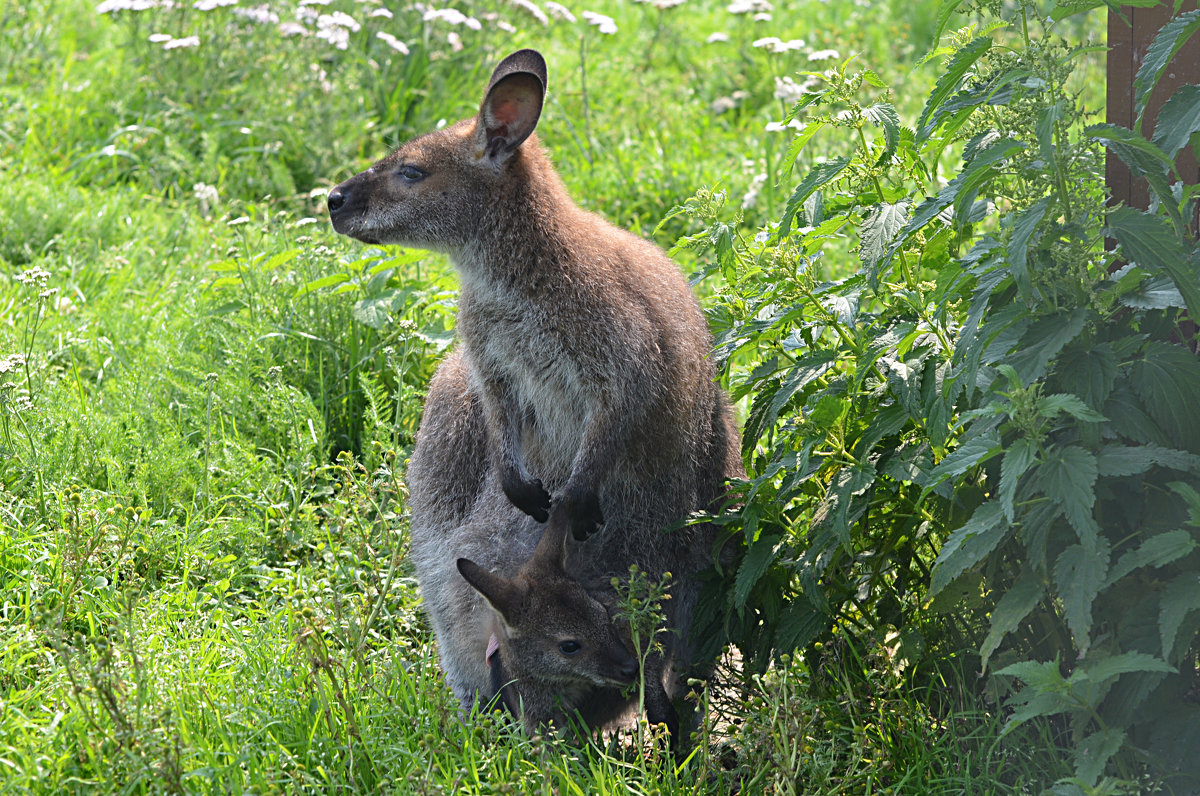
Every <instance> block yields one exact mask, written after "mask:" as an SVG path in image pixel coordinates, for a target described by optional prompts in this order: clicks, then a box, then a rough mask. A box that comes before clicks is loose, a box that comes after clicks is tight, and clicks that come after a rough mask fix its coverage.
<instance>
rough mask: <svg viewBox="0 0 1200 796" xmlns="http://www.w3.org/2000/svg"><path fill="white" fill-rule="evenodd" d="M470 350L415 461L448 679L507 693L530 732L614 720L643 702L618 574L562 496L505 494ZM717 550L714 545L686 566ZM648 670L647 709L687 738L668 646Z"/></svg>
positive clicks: (448, 377) (429, 601)
mask: <svg viewBox="0 0 1200 796" xmlns="http://www.w3.org/2000/svg"><path fill="white" fill-rule="evenodd" d="M463 353H464V352H463V351H462V350H461V349H459V350H457V351H454V352H452V353H451V354H450V355H449V356H448V357H447V358H446V360H445V361H444V362H443V363H442V365H441V367H439V368H438V371H437V373H436V374H435V375H434V378H433V381H432V382H431V384H430V388H429V396H428V399H427V401H426V404H425V414H424V417H423V418H422V420H421V430H420V433H419V435H418V441H417V448H416V451H415V452H414V453H413V457H412V461H411V463H410V464H409V469H408V484H409V493H410V503H411V509H412V557H413V562H414V565H415V567H416V572H417V579H418V581H419V582H420V585H421V593H422V596H423V597H424V602H425V609H426V612H427V613H428V614H429V617H430V619H431V621H432V624H433V629H434V633H435V635H436V637H437V642H438V651H439V654H440V658H441V664H442V668H443V670H444V671H445V673H446V680H447V682H448V683H449V685H450V687H451V689H452V690H453V691H454V694H455V696H457V697H458V699H459V701H460V703H461V705H462V707H463V709H464V710H465V711H470V710H471V709H472V707H473V706H474V705H476V704H477V703H487V702H489V701H490V700H491V699H492V698H493V697H496V696H499V697H500V698H501V701H502V704H503V705H504V706H505V707H507V708H508V709H510V710H511V711H512V712H513V713H514V714H516V715H518V716H520V717H521V719H522V721H523V723H524V724H525V726H526V727H527V728H528V729H529V730H530V731H533V730H534V728H536V727H537V726H538V725H541V724H544V723H547V722H553V723H555V724H556V725H558V726H559V727H565V726H566V724H567V723H568V722H569V720H571V719H572V718H575V717H576V715H578V717H579V718H581V719H582V721H583V723H584V725H585V726H587V727H594V728H600V727H604V726H606V725H608V724H610V723H611V722H612V721H614V720H616V719H618V718H620V717H621V715H622V714H624V713H625V712H627V710H628V709H629V708H630V706H631V705H632V703H633V693H632V691H631V690H630V689H628V688H627V686H630V685H632V684H633V682H634V678H635V677H636V676H637V675H638V674H639V669H638V661H637V658H635V657H634V656H633V654H632V652H633V651H631V650H630V649H629V643H628V638H627V635H628V634H627V631H628V627H627V625H626V624H624V623H622V622H621V620H620V619H619V618H617V617H614V616H613V615H612V614H613V608H612V606H613V605H614V603H615V600H614V599H613V594H612V591H611V586H610V585H609V584H608V583H607V582H601V581H602V580H603V579H604V578H608V577H610V575H609V573H607V572H604V573H603V574H598V573H601V572H602V571H603V570H605V569H606V567H605V566H600V567H596V566H588V565H586V564H587V563H589V562H583V563H584V564H585V565H583V566H581V565H580V562H579V561H578V560H577V559H578V556H574V555H573V553H574V552H575V551H576V548H577V547H578V543H577V542H576V541H575V540H574V538H573V537H572V536H571V535H570V534H569V533H568V530H567V526H568V523H567V520H566V515H565V509H564V508H563V507H562V506H561V505H558V506H555V507H554V508H553V509H552V510H551V512H550V518H549V522H548V524H547V525H545V526H543V525H542V524H540V523H538V522H537V521H536V520H535V519H533V518H532V517H529V516H528V515H526V514H524V513H523V512H521V511H519V510H518V509H517V508H516V507H515V506H513V505H512V503H511V502H510V501H509V499H508V497H507V496H506V495H505V494H504V491H503V489H502V487H501V485H500V479H499V475H498V473H496V471H495V470H494V469H493V468H492V467H491V466H490V460H489V459H488V457H487V455H486V452H487V445H488V441H489V440H488V437H487V434H486V429H485V423H484V418H483V412H482V409H481V406H480V403H481V402H480V400H479V398H478V396H477V395H476V394H474V392H473V391H472V385H471V384H470V382H469V380H468V374H467V363H466V361H465V358H464V356H463ZM543 528H544V530H543ZM573 559H574V560H573ZM710 560H711V559H710V557H709V556H708V555H707V554H704V553H702V554H699V555H694V556H691V561H681V562H680V565H681V567H682V568H684V569H687V568H689V567H691V568H693V569H695V568H702V567H704V566H706V565H707V564H708V563H709V561H710ZM623 561H624V566H625V573H624V574H627V571H628V570H627V567H628V563H629V562H628V561H627V560H624V559H623ZM614 563H616V564H617V565H618V566H619V565H620V563H619V562H614ZM571 570H575V571H582V572H584V573H585V577H580V576H579V575H577V574H574V572H572V571H571ZM589 576H590V578H591V580H586V579H585V578H586V577H589ZM614 619H616V621H617V625H616V626H615V627H614V621H613V620H614ZM645 677H646V697H647V698H646V703H647V716H648V718H649V719H650V720H651V721H652V722H654V723H660V722H661V723H665V724H667V726H668V728H669V729H670V730H671V731H672V738H673V740H674V739H677V738H678V735H679V733H678V727H679V721H678V714H677V711H676V710H675V708H674V706H673V705H672V702H671V700H672V698H673V696H675V694H674V693H669V692H668V690H667V685H668V679H667V677H666V658H665V657H664V656H657V655H656V656H653V657H652V658H651V659H650V660H649V661H648V664H647V667H646V672H645Z"/></svg>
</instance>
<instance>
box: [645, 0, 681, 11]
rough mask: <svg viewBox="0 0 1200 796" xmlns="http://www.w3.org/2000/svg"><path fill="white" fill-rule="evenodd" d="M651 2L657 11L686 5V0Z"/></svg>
mask: <svg viewBox="0 0 1200 796" xmlns="http://www.w3.org/2000/svg"><path fill="white" fill-rule="evenodd" d="M651 2H653V3H654V7H655V8H657V9H659V10H660V11H665V10H667V9H668V8H674V7H675V6H681V5H683V4H684V3H686V2H687V0H651Z"/></svg>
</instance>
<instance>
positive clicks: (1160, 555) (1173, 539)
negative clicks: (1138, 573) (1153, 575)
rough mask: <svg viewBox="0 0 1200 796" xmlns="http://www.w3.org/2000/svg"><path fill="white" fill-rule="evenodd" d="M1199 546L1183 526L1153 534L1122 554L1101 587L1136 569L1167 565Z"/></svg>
mask: <svg viewBox="0 0 1200 796" xmlns="http://www.w3.org/2000/svg"><path fill="white" fill-rule="evenodd" d="M1197 546H1198V545H1197V544H1196V540H1195V539H1193V538H1192V535H1191V533H1189V532H1188V531H1185V530H1183V529H1182V528H1178V529H1176V530H1174V531H1167V532H1166V533H1160V534H1156V535H1154V536H1151V537H1150V538H1149V539H1147V540H1146V541H1144V542H1142V544H1141V545H1140V546H1139V547H1138V548H1137V549H1136V550H1130V551H1129V552H1128V553H1126V554H1125V555H1123V556H1121V558H1120V560H1118V561H1117V565H1116V566H1115V567H1113V568H1112V571H1111V572H1109V573H1108V578H1107V579H1106V580H1105V581H1104V585H1103V586H1102V587H1101V589H1102V590H1103V589H1107V588H1108V587H1109V586H1112V585H1113V584H1114V583H1116V582H1117V581H1119V580H1120V579H1121V578H1123V577H1125V576H1126V575H1128V574H1129V573H1130V572H1133V571H1134V570H1135V569H1140V568H1142V567H1162V566H1166V565H1167V564H1170V563H1171V562H1172V561H1177V560H1178V559H1180V558H1183V557H1184V556H1186V555H1189V554H1190V553H1191V552H1192V551H1193V550H1195V549H1196V547H1197Z"/></svg>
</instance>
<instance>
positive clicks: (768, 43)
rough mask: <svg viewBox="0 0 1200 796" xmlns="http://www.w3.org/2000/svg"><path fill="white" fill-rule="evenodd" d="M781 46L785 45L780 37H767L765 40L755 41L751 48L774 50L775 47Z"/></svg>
mask: <svg viewBox="0 0 1200 796" xmlns="http://www.w3.org/2000/svg"><path fill="white" fill-rule="evenodd" d="M779 44H783V42H782V41H781V40H780V38H779V37H778V36H767V37H766V38H764V39H755V40H754V42H753V43H751V45H750V46H751V47H758V48H760V49H767V50H774V49H775V46H776V45H779Z"/></svg>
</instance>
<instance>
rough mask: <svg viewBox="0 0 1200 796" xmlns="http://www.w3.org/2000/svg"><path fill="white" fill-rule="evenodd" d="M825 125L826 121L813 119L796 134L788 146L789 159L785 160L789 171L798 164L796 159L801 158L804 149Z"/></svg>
mask: <svg viewBox="0 0 1200 796" xmlns="http://www.w3.org/2000/svg"><path fill="white" fill-rule="evenodd" d="M825 124H826V123H825V120H824V119H812V120H810V121H809V122H807V123H806V124H805V125H804V126H803V127H802V128H800V129H799V130H798V131H797V132H796V136H795V138H793V139H792V143H791V144H789V145H788V151H787V158H786V159H785V160H784V163H786V164H787V165H788V168H789V169H790V168H791V167H792V165H793V164H794V163H795V162H796V158H798V157H800V153H801V152H802V151H803V150H804V147H805V146H806V145H807V144H808V142H809V141H810V140H812V137H813V136H814V135H816V134H817V131H818V130H820V129H821V128H822V127H824V126H825Z"/></svg>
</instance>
